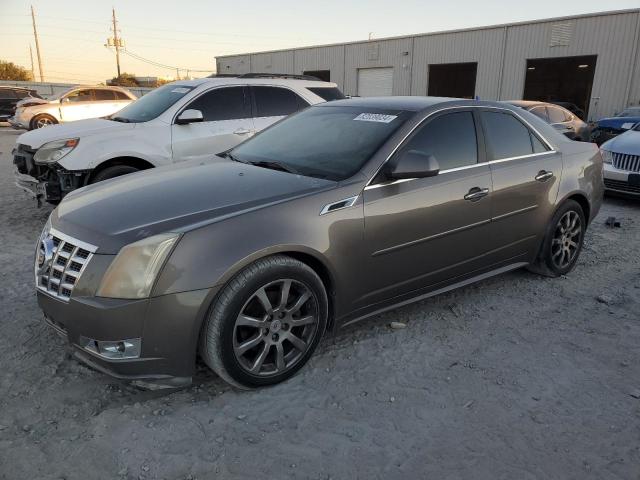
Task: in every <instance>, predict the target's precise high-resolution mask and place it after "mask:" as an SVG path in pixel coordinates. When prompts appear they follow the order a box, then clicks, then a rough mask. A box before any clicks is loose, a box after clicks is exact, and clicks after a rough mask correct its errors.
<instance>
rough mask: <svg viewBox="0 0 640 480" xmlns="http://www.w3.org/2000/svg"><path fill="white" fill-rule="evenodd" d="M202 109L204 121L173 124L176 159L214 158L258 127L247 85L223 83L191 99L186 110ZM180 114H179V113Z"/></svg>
mask: <svg viewBox="0 0 640 480" xmlns="http://www.w3.org/2000/svg"><path fill="white" fill-rule="evenodd" d="M189 109H193V110H200V111H201V112H202V116H203V121H202V122H198V123H189V124H186V125H178V124H176V123H175V122H174V124H173V125H172V126H171V143H172V149H173V160H174V161H176V162H178V161H183V160H194V159H206V158H211V157H212V156H213V155H216V154H218V153H221V152H224V151H225V150H229V149H230V148H232V147H235V146H236V145H238V144H239V143H241V142H243V141H244V140H246V139H247V138H249V137H251V136H252V135H253V134H254V132H255V128H254V125H253V120H252V118H251V108H250V105H249V98H248V92H247V89H246V88H245V87H241V86H238V87H219V88H215V89H213V90H209V91H207V92H205V93H203V94H202V95H200V96H199V97H198V98H196V99H195V100H193V101H192V102H191V103H189V104H188V105H187V106H186V107H184V108H183V109H182V111H184V110H189ZM178 115H179V114H178Z"/></svg>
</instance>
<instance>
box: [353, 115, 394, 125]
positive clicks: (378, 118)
mask: <svg viewBox="0 0 640 480" xmlns="http://www.w3.org/2000/svg"><path fill="white" fill-rule="evenodd" d="M396 118H398V116H397V115H385V114H382V113H361V114H360V115H358V116H357V117H356V118H354V120H358V121H360V122H378V123H391V122H393V121H394V120H395V119H396Z"/></svg>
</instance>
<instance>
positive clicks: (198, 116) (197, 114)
mask: <svg viewBox="0 0 640 480" xmlns="http://www.w3.org/2000/svg"><path fill="white" fill-rule="evenodd" d="M203 120H204V117H203V116H202V112H201V111H200V110H193V109H188V110H185V111H184V112H182V113H181V114H180V115H179V116H178V118H176V123H177V124H178V125H187V124H188V123H196V122H202V121H203Z"/></svg>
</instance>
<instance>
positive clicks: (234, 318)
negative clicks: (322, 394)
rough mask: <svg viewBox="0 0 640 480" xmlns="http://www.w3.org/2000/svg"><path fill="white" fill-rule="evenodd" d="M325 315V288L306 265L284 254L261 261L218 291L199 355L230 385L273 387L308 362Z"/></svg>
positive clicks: (321, 328)
mask: <svg viewBox="0 0 640 480" xmlns="http://www.w3.org/2000/svg"><path fill="white" fill-rule="evenodd" d="M327 316H328V300H327V293H326V290H325V288H324V285H323V283H322V281H321V280H320V278H319V277H318V275H317V274H316V273H315V272H314V271H313V270H312V269H311V268H310V267H309V266H308V265H306V264H304V263H302V262H300V261H298V260H296V259H294V258H291V257H288V256H284V255H276V256H273V257H268V258H264V259H261V260H258V261H256V262H255V263H253V264H251V265H250V266H248V267H247V268H245V269H244V270H242V271H241V272H240V273H239V274H238V275H236V277H234V278H233V279H232V280H231V281H230V282H229V283H228V284H227V285H226V286H225V287H224V288H223V289H222V291H221V292H220V293H219V295H218V298H217V300H216V301H215V303H214V304H213V306H212V308H211V310H210V313H209V317H208V318H207V320H206V324H205V325H204V328H203V331H202V336H201V356H202V358H203V360H204V361H205V363H206V364H207V365H208V366H209V367H210V368H211V369H212V370H213V371H214V372H216V373H217V374H218V375H219V376H220V377H221V378H222V379H223V380H225V381H227V382H228V383H231V384H232V385H235V386H237V387H241V388H252V387H259V386H266V385H273V384H276V383H279V382H282V381H284V380H286V379H288V378H289V377H291V376H293V375H294V374H295V373H296V372H297V371H298V370H299V369H300V368H302V366H303V365H304V364H305V363H306V362H307V360H309V358H310V357H311V355H312V354H313V352H314V350H315V349H316V346H317V345H318V342H319V341H320V338H321V337H322V335H323V333H324V330H325V328H326V325H327Z"/></svg>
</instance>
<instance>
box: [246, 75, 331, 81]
mask: <svg viewBox="0 0 640 480" xmlns="http://www.w3.org/2000/svg"><path fill="white" fill-rule="evenodd" d="M238 78H292V79H294V80H311V81H315V82H322V80H320V79H319V78H318V77H314V76H313V75H294V74H291V73H243V74H241V75H238Z"/></svg>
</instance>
